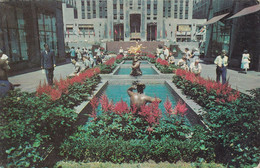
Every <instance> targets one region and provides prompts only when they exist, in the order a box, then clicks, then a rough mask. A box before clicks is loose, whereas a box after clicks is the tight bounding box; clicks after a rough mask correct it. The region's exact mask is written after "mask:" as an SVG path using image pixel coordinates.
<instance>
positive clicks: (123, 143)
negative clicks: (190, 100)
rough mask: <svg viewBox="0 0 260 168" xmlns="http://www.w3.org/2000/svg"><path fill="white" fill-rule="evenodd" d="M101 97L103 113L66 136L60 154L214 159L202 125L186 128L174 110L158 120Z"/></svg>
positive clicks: (95, 158) (89, 158)
mask: <svg viewBox="0 0 260 168" xmlns="http://www.w3.org/2000/svg"><path fill="white" fill-rule="evenodd" d="M101 99H102V101H101V104H102V108H103V114H101V115H99V116H97V117H96V118H94V120H93V121H92V122H90V123H87V125H86V126H84V127H79V128H78V131H77V132H76V133H74V134H73V135H72V136H70V137H69V138H68V139H66V140H65V141H64V143H63V144H62V145H61V148H60V149H61V153H60V154H61V155H63V156H67V157H68V159H76V160H78V161H99V162H106V161H109V162H113V163H123V162H132V161H134V162H144V161H148V160H151V159H152V160H154V161H156V162H160V161H168V162H177V161H179V160H184V161H199V160H201V158H203V159H202V160H204V159H205V160H207V161H212V160H213V158H214V151H213V150H212V149H214V148H213V147H212V146H214V144H213V143H212V141H211V140H210V139H209V137H210V136H208V135H210V132H208V131H207V130H204V129H203V128H202V127H201V126H197V127H193V128H192V127H189V126H188V124H187V122H186V120H185V118H184V117H182V115H180V114H178V111H177V109H175V110H173V109H172V110H171V111H172V113H170V114H169V113H168V112H167V114H165V117H164V118H163V119H160V121H159V123H157V120H156V119H155V120H152V121H154V122H151V118H150V119H149V117H148V116H147V115H143V113H145V110H141V111H140V112H138V113H137V112H136V111H135V110H134V107H133V109H132V110H130V109H129V108H128V107H126V105H125V104H124V103H123V101H121V102H118V103H116V104H115V105H113V104H111V103H109V101H108V100H107V99H106V98H105V97H102V98H101ZM118 107H120V108H118ZM152 108H153V109H155V105H153V106H152ZM116 109H117V110H116ZM119 109H124V110H123V111H121V112H119V111H120V110H119ZM144 109H146V110H147V108H144ZM179 109H180V108H179ZM146 112H148V111H146ZM173 112H175V115H174V114H173ZM166 116H167V117H166Z"/></svg>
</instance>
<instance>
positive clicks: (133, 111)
mask: <svg viewBox="0 0 260 168" xmlns="http://www.w3.org/2000/svg"><path fill="white" fill-rule="evenodd" d="M131 107H132V108H131V113H132V114H135V113H136V112H137V107H136V105H135V104H133V105H132V106H131Z"/></svg>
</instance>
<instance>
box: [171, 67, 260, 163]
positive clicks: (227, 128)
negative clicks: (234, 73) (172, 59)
mask: <svg viewBox="0 0 260 168" xmlns="http://www.w3.org/2000/svg"><path fill="white" fill-rule="evenodd" d="M175 74H176V76H174V77H173V83H175V84H176V86H177V87H178V88H181V89H182V91H183V92H184V93H185V94H186V95H188V96H189V97H190V98H192V99H193V100H194V101H195V102H197V103H198V104H200V105H201V106H202V107H204V109H205V111H206V112H207V113H206V114H205V115H204V116H203V118H204V119H206V120H207V121H208V122H207V123H206V124H207V125H208V126H209V128H210V129H211V130H212V137H211V139H212V141H214V143H215V144H216V148H215V152H216V161H219V162H221V163H224V164H227V165H231V166H235V167H246V166H252V167H254V165H255V166H256V165H257V164H258V158H259V156H260V153H259V151H260V148H259V145H260V143H259V140H257V139H259V132H260V128H259V125H260V121H259V119H258V117H257V116H258V115H259V109H260V106H259V104H260V102H259V99H258V100H257V97H249V96H247V95H244V94H241V93H240V92H239V91H236V90H233V89H232V88H231V87H230V86H229V85H228V84H226V85H222V84H220V83H217V82H214V81H212V80H209V79H207V80H206V79H204V78H202V77H196V76H195V75H194V74H193V73H190V72H187V71H185V70H181V69H178V70H176V72H175Z"/></svg>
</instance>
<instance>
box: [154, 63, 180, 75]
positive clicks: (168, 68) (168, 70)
mask: <svg viewBox="0 0 260 168" xmlns="http://www.w3.org/2000/svg"><path fill="white" fill-rule="evenodd" d="M155 67H156V68H157V69H158V70H159V71H160V72H161V73H173V71H174V70H176V69H178V68H179V67H178V66H176V65H172V64H170V65H169V66H163V65H161V64H159V63H155Z"/></svg>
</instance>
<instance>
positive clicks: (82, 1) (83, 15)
mask: <svg viewBox="0 0 260 168" xmlns="http://www.w3.org/2000/svg"><path fill="white" fill-rule="evenodd" d="M81 15H82V16H81V17H82V19H85V18H86V13H85V1H84V0H81Z"/></svg>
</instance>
